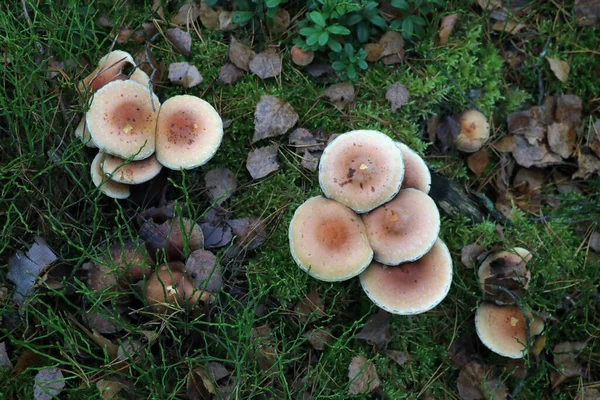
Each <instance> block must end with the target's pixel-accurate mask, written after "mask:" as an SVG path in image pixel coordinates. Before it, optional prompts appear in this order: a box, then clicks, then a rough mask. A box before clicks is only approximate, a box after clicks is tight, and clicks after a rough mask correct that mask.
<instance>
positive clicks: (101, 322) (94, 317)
mask: <svg viewBox="0 0 600 400" xmlns="http://www.w3.org/2000/svg"><path fill="white" fill-rule="evenodd" d="M84 319H85V322H86V325H87V326H88V328H90V329H92V330H95V331H97V332H100V333H102V334H103V335H104V334H113V333H117V332H119V331H121V330H123V327H122V326H120V325H117V324H115V322H114V321H112V320H109V319H108V318H106V317H104V316H102V315H100V314H99V313H97V312H88V313H86V314H84Z"/></svg>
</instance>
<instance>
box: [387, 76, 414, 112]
mask: <svg viewBox="0 0 600 400" xmlns="http://www.w3.org/2000/svg"><path fill="white" fill-rule="evenodd" d="M385 98H386V99H387V101H389V102H390V103H392V113H395V112H396V110H398V109H399V108H400V107H402V106H403V105H405V104H407V103H408V99H409V98H410V93H409V92H408V89H407V88H406V87H404V85H403V84H401V83H400V82H396V83H393V84H391V85H390V86H388V88H387V91H386V92H385Z"/></svg>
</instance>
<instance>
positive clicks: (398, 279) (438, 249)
mask: <svg viewBox="0 0 600 400" xmlns="http://www.w3.org/2000/svg"><path fill="white" fill-rule="evenodd" d="M360 283H361V285H362V288H363V290H364V291H365V293H366V294H367V296H369V298H370V299H371V301H372V302H373V303H375V304H376V305H377V306H378V307H381V308H383V309H384V310H386V311H388V312H390V313H393V314H401V315H410V314H420V313H424V312H426V311H429V310H431V309H432V308H433V307H435V306H437V305H438V304H439V303H440V302H441V301H442V300H444V298H445V297H446V295H447V294H448V291H449V290H450V285H451V283H452V256H451V255H450V251H449V250H448V247H446V245H445V244H444V242H442V241H441V240H440V239H437V241H436V243H435V245H434V246H433V247H432V248H431V250H430V251H429V252H428V253H427V254H425V255H424V256H423V257H422V258H420V259H419V260H417V261H415V262H411V263H406V264H401V265H398V266H394V267H388V266H385V265H382V264H380V263H378V262H373V263H372V264H371V265H370V266H369V268H367V269H366V270H365V271H364V272H363V273H362V274H360Z"/></svg>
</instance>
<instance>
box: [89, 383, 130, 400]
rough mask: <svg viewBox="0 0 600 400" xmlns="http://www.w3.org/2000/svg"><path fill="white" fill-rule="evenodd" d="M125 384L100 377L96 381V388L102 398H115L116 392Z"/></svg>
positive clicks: (107, 399)
mask: <svg viewBox="0 0 600 400" xmlns="http://www.w3.org/2000/svg"><path fill="white" fill-rule="evenodd" d="M126 387H127V386H126V385H124V384H123V383H121V382H117V381H110V380H107V379H101V380H99V381H98V382H96V388H97V389H98V391H99V392H100V396H102V399H103V400H112V399H116V398H117V394H119V392H120V391H121V390H123V389H125V388H126Z"/></svg>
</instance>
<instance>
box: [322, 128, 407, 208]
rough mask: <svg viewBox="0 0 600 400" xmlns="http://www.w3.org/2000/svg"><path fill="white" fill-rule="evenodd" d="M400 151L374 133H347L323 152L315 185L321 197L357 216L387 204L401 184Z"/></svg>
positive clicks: (387, 139)
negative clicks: (344, 207)
mask: <svg viewBox="0 0 600 400" xmlns="http://www.w3.org/2000/svg"><path fill="white" fill-rule="evenodd" d="M403 177H404V163H403V161H402V152H401V151H400V149H399V148H398V147H396V146H395V145H394V141H393V140H392V139H390V138H389V137H388V136H386V135H385V134H383V133H381V132H377V131H368V130H362V131H351V132H348V133H344V134H343V135H340V136H338V137H337V138H335V139H334V140H333V141H332V142H331V143H329V145H327V147H326V148H325V151H324V152H323V155H322V156H321V161H320V165H319V184H320V185H321V189H322V190H323V193H324V194H325V196H327V197H329V198H331V199H334V200H336V201H338V202H340V203H342V204H344V205H346V206H348V207H350V208H351V209H353V210H354V211H356V212H357V213H365V212H368V211H371V210H372V209H374V208H376V207H378V206H380V205H382V204H383V203H385V202H387V201H390V200H391V199H392V198H393V197H394V196H395V195H396V193H398V190H400V186H401V185H402V178H403Z"/></svg>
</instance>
